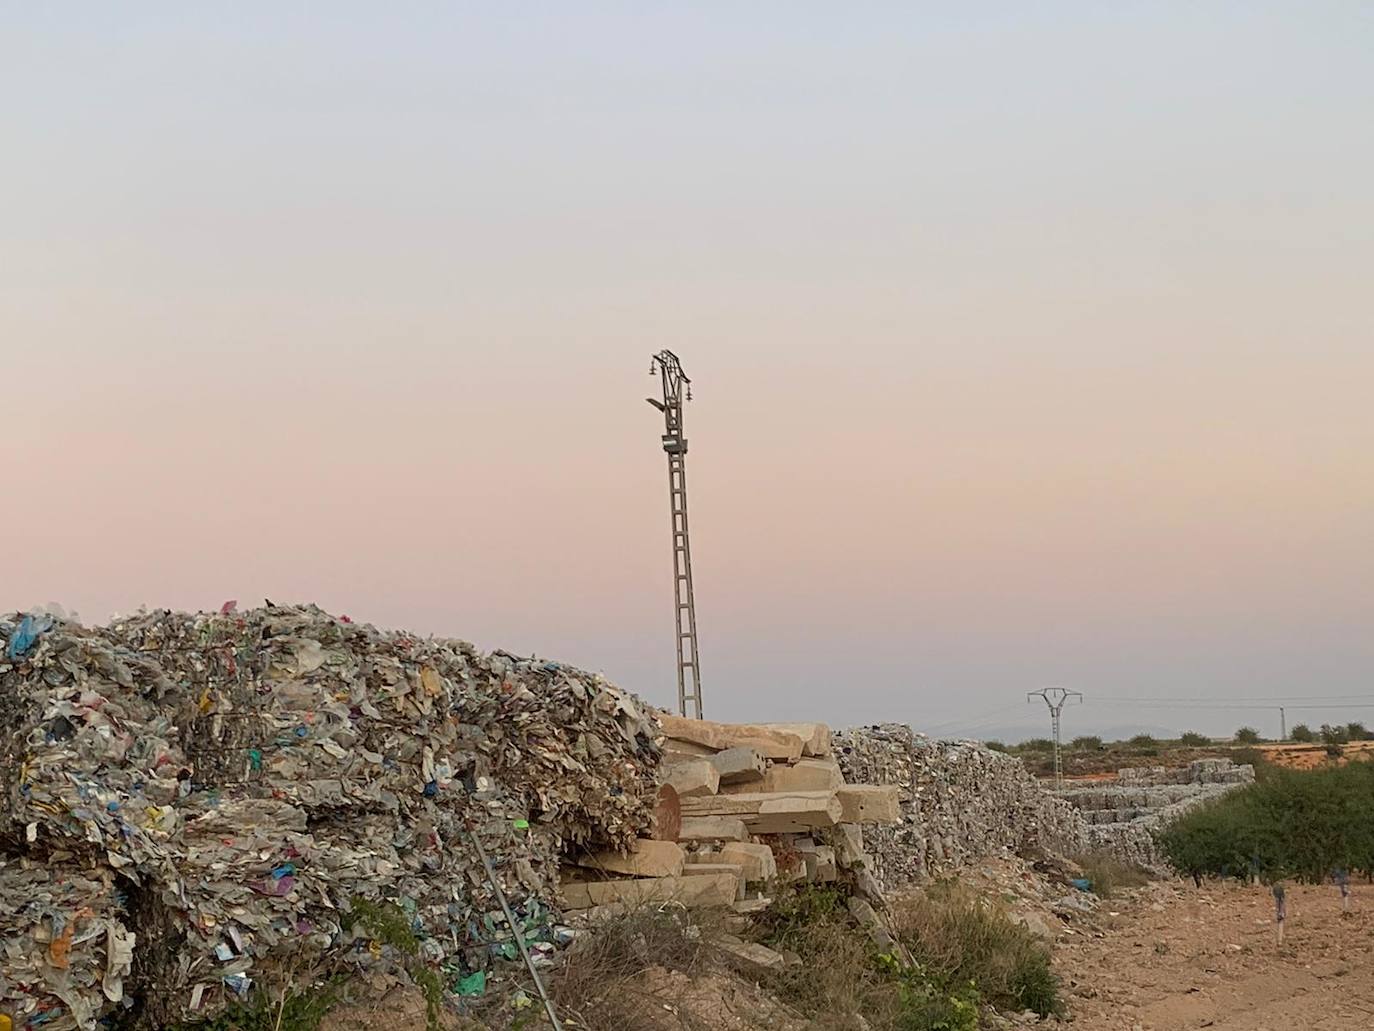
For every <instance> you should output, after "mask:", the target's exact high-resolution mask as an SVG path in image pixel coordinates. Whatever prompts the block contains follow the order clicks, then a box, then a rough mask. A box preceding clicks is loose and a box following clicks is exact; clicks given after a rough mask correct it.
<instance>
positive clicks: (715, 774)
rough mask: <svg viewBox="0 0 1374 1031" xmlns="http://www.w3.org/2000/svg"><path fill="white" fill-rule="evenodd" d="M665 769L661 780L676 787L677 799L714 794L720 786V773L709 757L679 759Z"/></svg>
mask: <svg viewBox="0 0 1374 1031" xmlns="http://www.w3.org/2000/svg"><path fill="white" fill-rule="evenodd" d="M665 769H666V771H667V775H666V776H665V777H664V778H663V782H664V783H665V784H671V785H672V786H673V787H674V788H676V789H677V795H678V798H679V799H682V798H695V797H696V796H698V795H714V794H715V793H716V789H717V788H719V787H720V773H719V771H717V770H716V767H715V766H714V765H713V764H712V763H711V760H709V759H687V760H680V761H677V762H673V763H671V764H670V765H669V766H667V767H666V768H665Z"/></svg>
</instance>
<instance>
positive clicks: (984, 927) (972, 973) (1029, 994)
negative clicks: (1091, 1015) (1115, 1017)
mask: <svg viewBox="0 0 1374 1031" xmlns="http://www.w3.org/2000/svg"><path fill="white" fill-rule="evenodd" d="M893 916H894V922H895V924H896V930H897V933H898V936H899V937H900V938H901V939H902V941H903V942H904V943H905V944H906V946H907V947H908V948H909V949H910V950H911V953H912V955H913V956H914V957H915V959H916V962H917V963H918V964H920V965H921V966H922V967H923V968H925V969H927V970H930V971H935V972H938V974H939V976H940V977H941V978H942V979H943V981H944V982H945V983H946V984H949V985H956V986H957V985H967V984H969V983H972V984H974V985H976V986H977V989H978V992H979V994H980V995H981V996H982V998H983V999H984V1000H985V1001H987V1002H990V1003H992V1004H993V1005H994V1006H996V1007H997V1008H998V1009H1004V1010H1024V1009H1031V1010H1034V1011H1035V1012H1036V1013H1039V1014H1041V1015H1042V1016H1044V1015H1047V1014H1051V1013H1059V1012H1060V1011H1061V1010H1062V1008H1063V1004H1062V1002H1061V1001H1060V999H1059V985H1058V981H1057V980H1056V978H1055V976H1054V974H1053V972H1052V970H1051V968H1050V954H1049V950H1048V949H1047V948H1046V947H1045V945H1044V944H1043V943H1042V942H1040V941H1039V940H1038V939H1037V938H1036V937H1035V936H1034V935H1033V934H1032V933H1031V932H1030V931H1028V930H1027V929H1026V928H1025V927H1023V926H1021V925H1020V924H1018V923H1016V922H1014V921H1013V920H1012V919H1011V918H1010V917H1009V916H1008V915H1007V913H1006V911H1005V909H1004V908H1003V907H1002V906H1000V905H999V904H996V903H994V902H991V901H989V900H987V899H984V898H982V897H980V896H979V895H977V894H976V893H974V892H973V891H972V890H971V889H969V888H968V887H966V886H964V885H962V884H960V883H959V882H957V881H941V882H937V883H936V884H934V885H931V886H930V887H929V888H927V889H926V890H925V891H922V892H921V893H919V894H917V895H913V896H911V897H910V898H908V899H906V900H904V901H903V902H902V903H901V904H900V905H899V906H898V907H897V908H896V911H895V912H894V914H893Z"/></svg>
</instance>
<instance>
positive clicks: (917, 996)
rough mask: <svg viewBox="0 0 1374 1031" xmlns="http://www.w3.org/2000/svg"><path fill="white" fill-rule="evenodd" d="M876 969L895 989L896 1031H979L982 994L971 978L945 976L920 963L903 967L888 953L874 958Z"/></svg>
mask: <svg viewBox="0 0 1374 1031" xmlns="http://www.w3.org/2000/svg"><path fill="white" fill-rule="evenodd" d="M877 963H878V967H879V969H880V970H881V971H882V972H883V973H884V974H885V975H886V977H887V978H888V980H890V981H891V982H892V983H893V984H894V985H895V986H896V988H897V998H898V1010H897V1013H896V1015H895V1016H896V1019H895V1026H896V1031H978V1004H979V1002H981V1001H982V1000H981V997H980V996H979V994H978V986H977V985H976V984H974V983H973V982H972V981H968V982H965V983H964V984H960V985H951V984H950V983H949V980H948V978H945V977H942V976H940V975H939V974H937V973H934V972H932V971H930V970H927V969H925V968H924V967H921V966H919V965H917V966H906V965H904V964H903V963H902V962H901V961H900V960H898V958H897V957H896V956H894V955H892V954H891V953H886V952H884V953H880V954H879V955H878V957H877Z"/></svg>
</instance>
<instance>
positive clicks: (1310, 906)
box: [1056, 883, 1374, 1031]
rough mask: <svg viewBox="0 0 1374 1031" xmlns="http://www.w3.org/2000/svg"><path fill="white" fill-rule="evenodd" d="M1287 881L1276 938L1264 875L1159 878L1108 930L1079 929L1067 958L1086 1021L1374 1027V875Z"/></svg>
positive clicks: (1144, 1026)
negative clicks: (1282, 923)
mask: <svg viewBox="0 0 1374 1031" xmlns="http://www.w3.org/2000/svg"><path fill="white" fill-rule="evenodd" d="M1352 895H1353V897H1352V899H1351V903H1352V905H1351V910H1352V912H1351V915H1349V916H1345V917H1343V916H1342V914H1341V902H1340V896H1339V894H1338V892H1337V890H1336V888H1334V887H1332V886H1324V887H1297V886H1291V885H1290V886H1289V887H1288V920H1287V926H1286V930H1285V941H1284V944H1283V945H1282V946H1279V945H1277V944H1276V942H1275V937H1274V924H1273V905H1274V904H1273V898H1272V896H1271V895H1270V893H1269V890H1268V889H1267V888H1264V887H1245V886H1241V885H1221V884H1215V883H1208V884H1205V885H1204V886H1203V888H1202V889H1201V890H1200V891H1199V890H1195V889H1194V888H1193V886H1192V884H1191V883H1189V884H1187V886H1186V887H1184V886H1182V885H1181V884H1177V883H1171V884H1157V885H1154V886H1152V887H1151V888H1150V889H1148V890H1146V891H1144V892H1142V893H1141V894H1140V895H1139V897H1138V898H1136V899H1133V900H1132V901H1130V902H1129V903H1126V902H1124V901H1123V902H1122V903H1121V906H1120V908H1119V909H1118V908H1117V906H1116V905H1115V904H1114V903H1113V902H1110V901H1109V902H1108V903H1107V904H1106V905H1105V906H1104V907H1103V908H1104V910H1108V911H1111V910H1115V911H1117V912H1118V913H1119V916H1117V917H1107V918H1106V922H1107V924H1108V925H1109V926H1108V928H1107V930H1106V933H1105V935H1104V936H1103V937H1086V936H1085V937H1082V938H1076V937H1068V938H1065V939H1061V941H1060V944H1059V947H1058V948H1057V950H1056V966H1057V968H1058V969H1059V972H1060V974H1061V976H1062V977H1063V978H1064V983H1065V987H1066V989H1068V991H1069V993H1070V1005H1071V1007H1072V1012H1073V1016H1074V1022H1073V1024H1072V1025H1071V1026H1072V1027H1074V1028H1075V1029H1076V1031H1134V1029H1137V1028H1139V1029H1141V1031H1182V1029H1185V1028H1186V1029H1193V1028H1213V1029H1216V1031H1290V1029H1304V1031H1338V1029H1339V1031H1354V1029H1370V1028H1374V887H1371V886H1369V885H1365V884H1359V885H1356V886H1354V887H1353V888H1352Z"/></svg>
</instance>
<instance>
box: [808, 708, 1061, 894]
mask: <svg viewBox="0 0 1374 1031" xmlns="http://www.w3.org/2000/svg"><path fill="white" fill-rule="evenodd" d="M835 752H836V758H837V759H838V761H839V764H840V768H841V769H842V770H843V772H844V775H845V777H846V779H848V780H853V781H867V782H871V783H875V784H882V785H887V786H890V787H895V788H896V789H897V792H898V798H899V804H900V809H901V820H900V821H899V822H898V823H896V824H894V825H889V826H883V827H879V828H876V829H875V830H874V831H873V832H871V833H870V834H869V836H868V851H869V853H870V854H871V855H872V857H873V864H874V872H875V873H876V874H877V876H878V879H879V881H880V882H881V883H882V885H883V887H885V888H890V887H896V886H899V885H903V884H908V883H911V882H914V881H919V880H923V879H925V878H926V877H929V876H931V875H932V874H933V873H936V872H938V871H941V870H947V869H952V868H955V867H958V866H960V865H962V864H964V863H968V862H971V861H973V860H976V859H981V858H983V857H986V856H994V855H1001V854H1004V853H1006V852H1008V851H1011V852H1021V853H1026V852H1036V851H1039V852H1047V853H1051V854H1056V855H1076V854H1078V853H1080V852H1082V851H1083V848H1084V845H1085V842H1086V837H1087V829H1086V827H1085V826H1084V822H1083V818H1082V816H1081V814H1080V813H1079V812H1078V811H1077V810H1075V809H1074V808H1073V806H1071V805H1069V804H1068V803H1067V802H1065V801H1063V800H1062V799H1058V798H1055V797H1054V796H1053V795H1051V794H1049V793H1048V792H1046V791H1045V790H1043V789H1042V788H1041V786H1040V784H1039V782H1038V781H1037V780H1036V779H1035V778H1034V777H1033V776H1032V775H1031V774H1030V773H1029V772H1028V771H1027V770H1026V768H1025V766H1024V765H1022V763H1021V761H1020V760H1019V759H1015V758H1013V757H1011V756H1009V755H1005V754H1003V753H1001V752H995V751H992V750H991V749H988V748H986V747H985V746H983V745H981V744H979V743H977V742H973V741H933V740H930V739H929V738H927V737H925V735H923V734H918V733H916V732H915V731H913V730H912V729H911V728H910V727H909V726H906V725H905V724H897V723H886V724H880V725H876V726H868V727H857V728H854V729H852V730H847V731H842V732H840V733H837V734H836V735H835Z"/></svg>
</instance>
